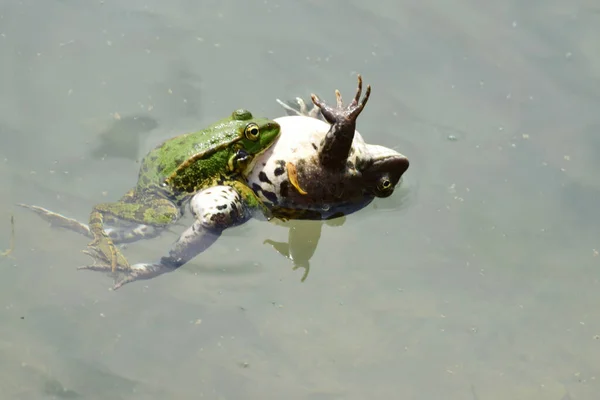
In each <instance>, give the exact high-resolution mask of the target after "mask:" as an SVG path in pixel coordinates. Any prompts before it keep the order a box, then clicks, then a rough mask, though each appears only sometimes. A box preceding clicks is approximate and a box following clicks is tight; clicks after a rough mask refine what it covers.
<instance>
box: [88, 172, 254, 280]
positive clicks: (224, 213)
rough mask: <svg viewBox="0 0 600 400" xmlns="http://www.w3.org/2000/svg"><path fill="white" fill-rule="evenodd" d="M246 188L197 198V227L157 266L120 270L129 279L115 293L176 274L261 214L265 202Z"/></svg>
mask: <svg viewBox="0 0 600 400" xmlns="http://www.w3.org/2000/svg"><path fill="white" fill-rule="evenodd" d="M234 187H235V189H234ZM244 187H246V186H244V185H243V184H241V183H239V184H237V183H233V184H232V186H214V187H211V188H208V189H205V190H203V191H201V192H199V193H198V194H196V195H195V196H194V197H193V198H192V200H191V201H190V209H191V212H192V215H193V216H194V219H195V220H194V223H193V225H192V226H191V227H189V228H188V229H187V230H186V231H185V232H184V233H183V234H182V235H181V236H180V237H179V238H178V239H177V241H176V242H175V243H174V244H173V246H171V249H170V250H169V253H168V254H167V255H166V256H164V257H162V258H161V259H160V260H159V261H158V262H157V263H139V264H135V265H132V266H131V267H129V268H128V269H121V268H117V269H119V270H120V271H123V272H124V275H125V276H124V277H123V278H122V279H121V280H120V281H118V282H117V283H116V284H115V285H114V287H113V289H118V288H120V287H121V286H123V285H124V284H126V283H130V282H134V281H137V280H144V279H151V278H154V277H156V276H158V275H162V274H164V273H167V272H171V271H174V270H175V269H177V268H179V267H181V266H182V265H184V264H186V263H187V262H188V261H190V260H191V259H192V258H194V257H196V256H197V255H198V254H200V253H202V252H203V251H205V250H206V249H208V248H209V247H210V246H211V245H212V244H213V243H214V242H215V241H216V240H217V239H218V238H219V237H220V236H221V234H222V233H223V231H224V230H225V229H227V228H231V227H234V226H237V225H240V224H242V223H244V222H246V221H247V220H248V219H249V218H250V217H251V216H253V215H254V214H255V212H257V211H261V210H262V207H261V206H260V204H262V202H260V200H259V199H258V198H257V197H256V195H255V194H253V193H254V192H252V190H250V189H249V188H248V192H246V191H245V190H244V189H243V188H244ZM238 190H239V191H238ZM241 192H242V193H241ZM263 206H264V205H263ZM79 269H89V270H94V271H110V270H111V265H108V264H106V263H105V265H92V266H85V267H80V268H79Z"/></svg>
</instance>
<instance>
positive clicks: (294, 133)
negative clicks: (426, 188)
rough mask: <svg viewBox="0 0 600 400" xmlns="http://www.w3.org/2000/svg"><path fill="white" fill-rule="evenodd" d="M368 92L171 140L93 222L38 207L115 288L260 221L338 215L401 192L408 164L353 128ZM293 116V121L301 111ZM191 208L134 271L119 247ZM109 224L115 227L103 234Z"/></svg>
mask: <svg viewBox="0 0 600 400" xmlns="http://www.w3.org/2000/svg"><path fill="white" fill-rule="evenodd" d="M370 92H371V88H370V86H369V87H367V90H366V94H365V96H364V97H363V98H362V100H361V98H360V97H361V94H362V79H361V77H360V75H359V76H358V89H357V91H356V95H355V96H354V99H353V100H352V101H351V102H350V104H349V105H347V106H346V107H344V105H343V102H342V98H341V95H340V93H339V91H336V98H337V104H336V107H330V106H328V105H327V104H325V103H324V102H323V101H322V100H320V99H319V98H318V97H317V96H316V95H312V101H313V103H314V107H313V108H312V109H311V110H310V111H309V110H308V109H307V107H306V105H305V104H304V102H303V101H302V100H301V99H297V105H298V106H299V110H296V109H294V108H291V107H290V106H289V105H286V104H283V103H281V102H280V104H282V105H283V106H284V108H286V110H287V111H288V113H290V114H293V115H290V116H287V117H281V118H276V119H274V120H269V119H265V118H257V117H254V116H252V114H251V113H250V112H249V111H247V110H237V111H234V112H233V113H232V115H231V116H230V117H228V118H226V119H223V120H221V121H219V122H217V123H215V124H212V125H211V126H209V127H208V128H206V129H204V130H201V131H198V132H194V133H188V134H185V135H181V136H178V137H175V138H172V139H169V140H167V141H165V142H164V143H162V144H161V145H159V146H158V147H156V148H155V149H154V150H152V151H151V152H149V153H148V154H147V155H146V156H145V157H144V159H143V161H142V165H141V168H140V173H139V177H138V182H137V185H136V187H135V188H134V189H132V190H130V191H129V192H128V193H127V194H126V195H125V196H123V198H121V199H120V200H119V201H118V202H116V203H105V204H99V205H96V206H95V207H94V209H93V211H92V213H91V214H90V220H89V226H86V225H84V224H81V223H79V222H77V221H76V220H73V219H69V218H66V217H63V216H61V215H59V214H55V213H52V212H51V211H48V210H46V209H43V208H41V207H36V206H26V205H23V206H25V207H28V208H30V209H33V210H34V211H36V212H37V213H38V214H40V215H41V216H42V217H44V218H45V219H47V220H50V221H51V222H53V223H54V224H57V225H60V226H63V227H67V228H70V229H72V230H75V231H77V232H80V233H83V234H85V235H87V236H90V237H92V238H93V240H92V242H91V243H90V244H89V245H88V250H86V253H87V254H89V255H90V256H91V257H92V258H93V259H94V265H90V266H84V267H80V269H90V270H97V271H112V272H113V273H114V272H117V271H119V272H121V273H123V274H124V277H123V278H121V279H120V280H118V281H117V282H116V283H115V286H114V289H117V288H119V287H121V286H122V285H124V284H125V283H128V282H132V281H136V280H140V279H149V278H152V277H155V276H157V275H160V274H163V273H166V272H169V271H172V270H174V269H177V268H179V267H180V266H182V265H184V264H185V263H187V262H188V261H189V260H191V259H192V258H193V257H195V256H196V255H198V254H199V253H201V252H202V251H204V250H206V249H207V248H208V247H209V246H210V245H212V243H214V242H215V241H216V240H217V239H218V237H219V236H220V235H221V233H222V232H223V231H224V230H225V229H227V228H230V227H234V226H237V225H240V224H242V223H244V222H245V221H247V220H248V219H249V218H251V217H253V216H258V217H263V218H265V219H267V220H269V219H271V218H273V217H276V218H278V219H316V220H322V219H325V220H326V219H331V218H335V217H337V216H340V215H346V214H349V213H351V212H354V211H356V210H358V209H361V208H363V207H365V206H366V205H367V204H369V203H370V202H371V201H372V200H373V199H374V198H375V197H387V196H389V195H391V194H392V193H393V191H394V188H395V186H396V185H397V183H398V182H399V180H400V178H401V176H402V174H403V173H404V172H405V171H406V170H407V168H408V165H409V163H408V160H407V159H406V157H404V156H403V155H402V154H400V153H398V152H396V151H394V150H391V149H388V148H386V147H383V146H378V145H370V144H366V143H365V141H364V140H363V138H362V136H361V135H360V134H359V133H358V132H357V131H356V119H357V117H358V115H359V114H360V113H361V111H362V110H363V109H364V106H365V105H366V103H367V101H368V99H369V96H370ZM294 114H295V115H294ZM188 205H189V209H190V210H191V212H192V215H193V216H194V223H193V225H192V226H191V227H189V228H188V229H187V230H186V231H185V232H184V233H183V234H182V235H181V236H180V237H179V238H178V239H177V241H176V242H175V243H174V245H173V246H172V247H171V249H170V250H169V253H168V254H167V255H165V256H164V257H162V258H161V259H160V260H159V261H158V262H156V263H139V264H135V265H129V263H128V262H127V260H126V258H125V257H124V256H123V255H122V253H121V252H120V251H119V249H118V248H117V247H116V246H115V243H125V242H131V241H135V240H139V239H142V238H149V237H153V236H156V235H158V234H160V232H162V231H164V229H165V228H167V227H168V226H169V225H171V224H173V223H174V222H176V221H177V220H178V219H179V218H180V217H181V215H182V212H183V210H184V209H185V207H186V206H188ZM105 224H106V225H108V226H109V227H108V228H105Z"/></svg>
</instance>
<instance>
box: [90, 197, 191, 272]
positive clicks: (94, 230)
mask: <svg viewBox="0 0 600 400" xmlns="http://www.w3.org/2000/svg"><path fill="white" fill-rule="evenodd" d="M179 216H180V214H179V209H178V208H177V206H175V204H173V203H172V202H170V201H169V200H166V199H151V200H149V201H147V202H142V203H124V202H117V203H103V204H98V205H96V206H94V208H93V210H92V212H91V213H90V220H89V230H90V233H91V234H92V236H93V240H92V241H91V242H90V243H89V244H88V248H89V250H88V251H86V254H88V255H90V256H92V258H94V259H96V260H100V261H104V260H109V261H110V270H111V271H112V272H113V273H114V272H115V271H116V270H117V267H120V268H119V269H128V268H129V267H130V266H129V263H128V261H127V259H126V258H125V256H123V254H122V253H121V252H120V251H119V249H118V248H117V247H116V246H115V244H114V242H113V240H112V238H111V235H109V233H108V231H107V230H106V229H105V228H104V222H105V221H104V220H105V219H107V220H108V221H112V222H118V221H119V220H122V221H128V222H133V223H139V224H144V226H148V225H149V226H150V227H152V229H153V230H154V229H155V228H154V227H162V226H166V225H168V224H170V223H172V222H174V221H176V220H177V219H178V218H179ZM130 231H131V234H132V235H135V234H136V233H137V234H139V235H140V236H143V234H144V232H143V231H140V232H136V230H135V229H132V230H130ZM117 232H119V230H118V229H117V230H115V233H117ZM154 234H155V232H154ZM123 239H125V238H123ZM123 241H125V240H123Z"/></svg>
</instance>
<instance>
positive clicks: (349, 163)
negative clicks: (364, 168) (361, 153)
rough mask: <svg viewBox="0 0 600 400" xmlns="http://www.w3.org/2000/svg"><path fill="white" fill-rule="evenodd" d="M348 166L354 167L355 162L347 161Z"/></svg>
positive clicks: (348, 167)
mask: <svg viewBox="0 0 600 400" xmlns="http://www.w3.org/2000/svg"><path fill="white" fill-rule="evenodd" d="M346 168H347V169H354V163H353V162H352V161H347V162H346Z"/></svg>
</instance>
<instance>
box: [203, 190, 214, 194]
mask: <svg viewBox="0 0 600 400" xmlns="http://www.w3.org/2000/svg"><path fill="white" fill-rule="evenodd" d="M204 193H206V194H211V193H212V192H211V191H210V190H209V191H208V192H204Z"/></svg>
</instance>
